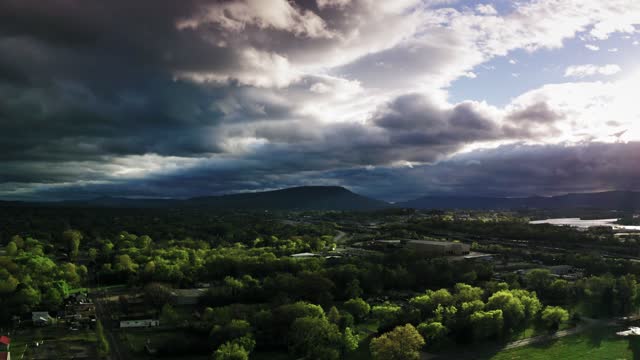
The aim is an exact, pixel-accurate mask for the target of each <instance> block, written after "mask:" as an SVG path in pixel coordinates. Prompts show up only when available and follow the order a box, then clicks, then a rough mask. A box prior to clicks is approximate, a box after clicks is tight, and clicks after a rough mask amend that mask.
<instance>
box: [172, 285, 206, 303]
mask: <svg viewBox="0 0 640 360" xmlns="http://www.w3.org/2000/svg"><path fill="white" fill-rule="evenodd" d="M207 290H208V289H205V288H196V289H175V290H173V291H171V302H172V303H174V304H175V305H198V302H199V301H200V298H202V297H203V296H205V295H206V294H207Z"/></svg>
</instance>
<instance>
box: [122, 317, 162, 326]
mask: <svg viewBox="0 0 640 360" xmlns="http://www.w3.org/2000/svg"><path fill="white" fill-rule="evenodd" d="M156 326H160V320H154V319H142V320H120V327H121V328H145V327H156Z"/></svg>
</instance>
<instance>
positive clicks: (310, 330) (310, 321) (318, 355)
mask: <svg viewBox="0 0 640 360" xmlns="http://www.w3.org/2000/svg"><path fill="white" fill-rule="evenodd" d="M289 339H290V340H289V349H290V351H291V353H292V354H294V355H296V356H301V357H305V358H307V359H327V360H329V359H338V358H339V356H340V352H339V350H340V349H341V348H342V346H343V342H342V340H343V339H342V335H341V334H340V330H339V329H338V327H337V326H336V325H335V324H332V323H330V322H329V321H328V320H327V319H326V318H315V317H302V318H298V319H296V320H295V321H294V322H293V324H292V325H291V331H290V334H289Z"/></svg>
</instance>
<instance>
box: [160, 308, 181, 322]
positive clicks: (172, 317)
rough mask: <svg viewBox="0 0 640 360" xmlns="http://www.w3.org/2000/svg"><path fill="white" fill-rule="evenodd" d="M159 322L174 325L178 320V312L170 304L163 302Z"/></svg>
mask: <svg viewBox="0 0 640 360" xmlns="http://www.w3.org/2000/svg"><path fill="white" fill-rule="evenodd" d="M160 322H161V323H162V324H165V325H175V324H176V323H177V322H178V313H177V312H176V311H175V310H174V308H173V306H171V304H164V305H163V306H162V310H161V311H160Z"/></svg>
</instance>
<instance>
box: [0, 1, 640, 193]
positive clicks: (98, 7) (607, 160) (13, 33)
mask: <svg viewBox="0 0 640 360" xmlns="http://www.w3.org/2000/svg"><path fill="white" fill-rule="evenodd" d="M639 44H640V2H639V1H636V0H609V1H601V0H529V1H507V0H494V1H489V0H487V1H456V0H394V1H378V0H295V1H293V0H290V1H287V0H233V1H232V0H229V1H223V0H218V1H211V0H209V1H207V0H181V1H173V0H136V1H130V0H127V1H125V0H111V1H103V0H49V1H46V2H43V1H38V0H1V1H0V199H5V200H61V199H88V198H95V197H99V196H122V197H132V198H188V197H194V196H202V195H214V194H226V193H238V192H246V191H261V190H271V189H279V188H284V187H290V186H302V185H339V186H345V187H347V188H349V189H351V190H353V191H355V192H358V193H361V194H364V195H368V196H372V197H376V198H379V199H384V200H387V201H402V200H408V199H412V198H416V197H420V196H423V195H447V194H455V195H482V196H511V197H513V196H531V195H543V196H549V195H557V194H564V193H572V192H596V191H607V190H640V107H639V106H638V89H640V62H638V60H637V59H640V45H639Z"/></svg>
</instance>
